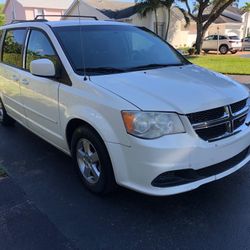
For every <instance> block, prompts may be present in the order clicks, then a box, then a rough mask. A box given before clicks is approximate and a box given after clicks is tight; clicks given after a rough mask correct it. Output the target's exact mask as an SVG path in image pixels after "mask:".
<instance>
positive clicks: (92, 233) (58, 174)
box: [0, 125, 250, 250]
mask: <svg viewBox="0 0 250 250" xmlns="http://www.w3.org/2000/svg"><path fill="white" fill-rule="evenodd" d="M0 138H1V140H0V162H1V165H3V166H4V167H5V169H7V171H8V173H9V175H10V176H11V178H12V180H13V181H14V182H15V183H16V185H18V186H19V187H20V189H22V190H23V191H24V192H25V194H26V196H27V199H28V200H29V201H30V202H31V203H32V204H33V205H34V206H35V207H36V208H37V209H38V210H39V211H40V213H41V214H42V218H46V220H48V221H49V222H50V223H51V224H52V225H53V226H54V228H55V230H57V232H60V233H61V235H62V236H61V237H59V238H58V236H57V235H58V233H57V234H51V236H50V238H49V242H50V241H51V249H55V248H54V247H53V246H54V244H52V243H53V242H54V241H58V240H60V239H63V241H66V242H69V243H68V244H70V246H74V248H76V249H108V250H110V249H119V250H120V249H192V250H194V249H199V250H200V249H237V250H238V249H250V199H249V197H250V166H246V167H245V168H243V169H242V170H241V171H239V172H237V173H236V174H234V175H232V176H230V177H228V178H225V179H223V180H221V181H218V182H215V183H212V184H209V185H207V186H204V187H202V188H200V189H198V190H195V191H193V192H189V193H186V194H181V195H177V196H172V197H162V198H155V197H149V196H145V195H142V194H138V193H135V192H132V191H129V190H125V189H122V188H120V190H118V191H117V192H116V193H114V194H112V195H110V196H107V197H103V198H101V197H98V196H95V195H93V194H90V193H89V192H88V191H86V190H85V189H84V187H83V186H82V184H81V182H80V180H79V178H78V176H77V175H76V173H75V171H74V169H73V168H72V164H71V159H70V158H69V157H68V156H66V155H64V154H63V153H61V152H60V151H58V150H57V149H55V148H54V147H52V146H51V145H49V144H48V143H46V142H44V141H43V140H41V139H40V138H38V137H37V136H35V135H33V134H32V133H30V132H29V131H28V130H26V129H24V128H23V127H21V126H20V125H17V126H16V127H15V128H10V129H6V128H4V127H1V126H0ZM4 192H5V190H4V189H1V190H0V198H1V196H2V195H3V194H4ZM0 201H1V199H0ZM20 216H22V214H20ZM28 225H29V226H31V225H32V223H30V224H28ZM2 226H3V225H2V224H1V223H0V240H1V242H3V241H5V246H11V244H10V243H11V242H13V240H12V241H10V242H8V238H6V237H3V236H4V234H3V233H2V232H3V231H2ZM37 226H38V225H37ZM33 227H34V228H36V224H34V223H33ZM21 228H22V227H21ZM50 228H51V227H50ZM16 230H20V228H18V229H16ZM30 230H32V231H33V229H30ZM37 233H38V234H39V232H37ZM14 235H15V234H14ZM17 235H21V236H22V237H23V238H22V239H23V241H20V244H19V245H18V250H21V249H32V250H33V249H34V250H36V249H37V248H33V247H32V245H31V246H30V248H27V242H29V240H30V242H32V238H31V236H30V234H26V233H25V230H24V231H23V232H19V234H17ZM53 235H55V238H54V239H53V237H52V236H53ZM32 237H35V235H34V234H32ZM40 238H41V237H40ZM46 239H47V238H46ZM46 239H44V240H46ZM24 241H25V242H26V245H23V244H22V242H24ZM49 242H48V243H49ZM47 245H49V244H47ZM0 248H1V247H0ZM5 249H17V248H11V247H9V248H4V250H5ZM38 249H39V248H38ZM40 249H42V248H40ZM47 249H50V247H47V248H46V250H47Z"/></svg>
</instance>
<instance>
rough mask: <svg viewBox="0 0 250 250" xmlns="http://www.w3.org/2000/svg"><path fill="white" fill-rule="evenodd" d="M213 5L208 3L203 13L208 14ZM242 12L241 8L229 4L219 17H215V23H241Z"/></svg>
mask: <svg viewBox="0 0 250 250" xmlns="http://www.w3.org/2000/svg"><path fill="white" fill-rule="evenodd" d="M212 8H213V5H209V6H208V7H207V8H206V9H205V11H204V14H205V16H206V15H207V16H208V15H209V14H210V13H211V11H212ZM241 15H242V13H241V10H240V9H238V8H236V7H233V6H229V7H227V8H226V9H225V10H224V11H223V12H222V14H221V15H220V17H219V18H217V20H216V21H215V23H241V22H242V16H241Z"/></svg>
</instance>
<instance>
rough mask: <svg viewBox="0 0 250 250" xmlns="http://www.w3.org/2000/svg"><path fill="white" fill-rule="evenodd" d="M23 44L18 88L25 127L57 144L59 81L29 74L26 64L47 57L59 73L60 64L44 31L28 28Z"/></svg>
mask: <svg viewBox="0 0 250 250" xmlns="http://www.w3.org/2000/svg"><path fill="white" fill-rule="evenodd" d="M26 44H27V45H26V51H25V69H26V72H25V73H24V74H23V75H22V77H21V79H20V86H21V96H22V98H23V102H24V105H25V112H26V116H27V124H28V126H29V127H30V128H31V129H32V130H33V131H34V132H36V133H38V134H39V135H40V136H42V137H44V138H46V139H47V140H49V141H51V142H52V143H54V144H57V145H59V144H61V140H62V137H61V131H60V117H59V109H58V94H59V86H60V79H59V78H46V77H40V76H35V75H32V74H31V73H30V63H31V62H32V61H33V60H37V59H42V58H47V59H49V60H51V61H52V62H53V63H54V65H55V67H56V70H57V72H58V73H59V70H60V69H61V67H62V66H61V62H60V59H59V57H58V55H57V53H56V51H55V49H54V47H53V46H52V43H51V41H50V39H49V37H48V36H47V34H46V33H45V32H44V31H42V30H38V29H31V30H30V31H29V35H28V38H27V41H26Z"/></svg>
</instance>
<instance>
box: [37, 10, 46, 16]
mask: <svg viewBox="0 0 250 250" xmlns="http://www.w3.org/2000/svg"><path fill="white" fill-rule="evenodd" d="M44 15H45V11H44V9H35V17H36V16H44Z"/></svg>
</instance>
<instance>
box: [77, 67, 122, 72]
mask: <svg viewBox="0 0 250 250" xmlns="http://www.w3.org/2000/svg"><path fill="white" fill-rule="evenodd" d="M76 70H77V71H84V69H80V68H78V69H76ZM85 71H86V72H87V73H100V74H101V73H107V74H112V73H123V72H125V70H123V69H119V68H113V67H93V68H86V69H85Z"/></svg>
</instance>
